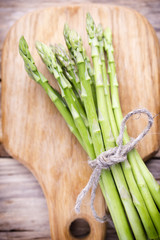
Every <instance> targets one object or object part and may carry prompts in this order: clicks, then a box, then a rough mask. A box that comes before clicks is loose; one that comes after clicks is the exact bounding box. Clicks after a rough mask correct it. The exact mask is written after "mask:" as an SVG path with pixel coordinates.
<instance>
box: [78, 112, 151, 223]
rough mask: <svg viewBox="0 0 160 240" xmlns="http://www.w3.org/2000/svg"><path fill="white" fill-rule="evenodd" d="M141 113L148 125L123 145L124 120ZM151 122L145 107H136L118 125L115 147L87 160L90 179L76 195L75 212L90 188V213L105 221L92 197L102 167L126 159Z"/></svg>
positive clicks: (98, 219)
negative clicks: (97, 210)
mask: <svg viewBox="0 0 160 240" xmlns="http://www.w3.org/2000/svg"><path fill="white" fill-rule="evenodd" d="M138 113H143V114H146V115H147V116H148V125H147V127H146V128H145V129H144V130H143V131H142V132H141V133H140V134H139V136H138V137H137V138H136V139H132V140H130V141H129V142H128V143H127V144H126V145H123V134H124V131H125V124H126V121H127V120H128V119H129V118H130V117H131V116H132V115H135V114H138ZM152 124H153V117H152V115H151V113H150V112H149V111H148V110H147V109H137V110H134V111H131V112H129V113H128V114H127V115H126V116H125V117H124V118H123V120H122V123H121V127H120V133H119V136H118V138H117V141H116V142H117V145H118V146H117V147H114V148H111V149H109V150H107V151H105V152H102V153H101V154H100V155H99V156H98V157H97V158H96V159H95V160H89V161H88V164H89V166H90V167H92V168H93V169H94V170H93V172H92V174H91V176H90V179H89V181H88V183H87V185H86V186H85V187H84V188H83V189H82V191H81V193H80V194H79V195H78V197H77V201H76V205H75V211H76V213H79V212H80V206H81V203H82V200H83V198H84V197H85V195H86V194H87V192H88V191H89V189H90V188H91V189H92V190H91V203H90V207H91V210H92V214H93V216H94V217H95V219H96V220H97V221H99V222H102V223H103V222H105V221H107V219H108V217H107V215H105V216H104V217H103V218H100V217H99V216H98V215H97V213H96V211H95V209H94V199H95V195H96V189H97V186H98V183H99V179H100V176H101V171H102V169H109V168H110V167H111V166H113V165H115V164H117V163H120V162H124V161H125V160H126V159H127V154H128V153H129V152H130V151H131V150H132V149H134V147H135V145H136V144H137V143H138V142H139V141H140V140H141V139H142V138H144V136H145V135H146V134H147V133H148V131H149V130H150V128H151V126H152Z"/></svg>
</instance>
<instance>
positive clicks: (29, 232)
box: [0, 158, 160, 240]
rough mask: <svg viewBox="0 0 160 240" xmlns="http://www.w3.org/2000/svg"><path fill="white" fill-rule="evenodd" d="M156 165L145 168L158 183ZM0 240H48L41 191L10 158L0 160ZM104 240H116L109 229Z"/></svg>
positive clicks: (159, 168)
mask: <svg viewBox="0 0 160 240" xmlns="http://www.w3.org/2000/svg"><path fill="white" fill-rule="evenodd" d="M159 163H160V161H159V160H156V159H152V160H150V161H148V162H147V166H148V168H149V170H150V171H151V172H152V173H153V175H154V177H155V178H156V179H157V180H158V181H159V182H160V164H159ZM6 189H7V190H6ZM0 239H1V240H8V239H9V240H10V239H12V240H17V239H20V240H30V239H32V240H33V239H37V240H42V239H43V240H50V239H51V237H50V230H49V221H48V211H47V205H46V200H45V198H44V195H43V192H42V189H41V187H40V186H39V184H38V182H37V180H36V179H35V178H34V177H33V175H32V174H31V172H29V171H28V170H27V169H26V168H25V167H24V166H23V165H22V164H20V163H19V162H17V161H16V160H14V159H11V158H1V159H0ZM105 240H118V238H117V235H116V232H115V229H114V228H112V227H111V226H108V227H107V236H106V237H105Z"/></svg>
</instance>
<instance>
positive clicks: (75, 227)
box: [69, 218, 91, 239]
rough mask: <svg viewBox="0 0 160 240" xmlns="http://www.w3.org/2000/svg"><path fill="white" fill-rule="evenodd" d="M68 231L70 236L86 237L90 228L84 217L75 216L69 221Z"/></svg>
mask: <svg viewBox="0 0 160 240" xmlns="http://www.w3.org/2000/svg"><path fill="white" fill-rule="evenodd" d="M69 231H70V234H71V235H72V237H75V238H78V239H81V238H84V237H87V236H88V235H89V234H90V232H91V228H90V226H89V223H88V222H87V221H86V220H85V219H83V218H77V219H75V220H74V221H72V222H71V224H70V226H69Z"/></svg>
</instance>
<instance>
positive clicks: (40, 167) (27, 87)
mask: <svg viewBox="0 0 160 240" xmlns="http://www.w3.org/2000/svg"><path fill="white" fill-rule="evenodd" d="M145 24H147V23H145ZM147 26H148V25H147ZM40 40H41V39H40ZM144 48H145V47H144ZM27 80H28V79H27ZM26 89H27V91H28V89H29V85H27V86H26ZM34 91H35V92H36V91H37V90H36V88H34ZM38 91H39V90H38ZM156 94H157V93H156ZM41 96H43V93H41ZM37 100H38V101H39V100H40V98H39V99H37ZM47 104H48V103H47ZM36 108H37V106H36ZM37 109H38V108H37ZM49 113H50V111H49ZM28 121H29V120H27V122H28ZM62 125H63V123H62ZM33 129H34V127H33V126H32V129H30V131H33ZM13 131H14V130H13ZM37 131H39V130H38V127H37ZM65 131H66V129H65ZM11 138H12V135H11ZM33 140H34V139H33ZM7 141H10V139H7ZM73 142H74V143H73ZM73 142H72V144H75V139H74V140H73ZM76 144H77V143H76ZM28 149H29V145H28V146H27V149H26V150H28ZM37 154H38V153H37ZM83 156H84V155H83ZM30 157H31V158H30V161H31V159H32V156H31V152H30ZM18 158H19V159H20V157H18ZM30 168H31V167H30ZM38 168H39V169H41V171H42V166H39V165H38ZM39 169H38V170H39ZM36 174H37V173H36ZM36 174H35V175H36Z"/></svg>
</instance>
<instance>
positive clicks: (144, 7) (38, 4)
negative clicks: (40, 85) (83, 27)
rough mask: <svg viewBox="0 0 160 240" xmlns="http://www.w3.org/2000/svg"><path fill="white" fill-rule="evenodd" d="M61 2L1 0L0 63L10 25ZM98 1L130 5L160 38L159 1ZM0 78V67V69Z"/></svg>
mask: <svg viewBox="0 0 160 240" xmlns="http://www.w3.org/2000/svg"><path fill="white" fill-rule="evenodd" d="M56 2H57V3H59V4H63V3H64V2H66V1H64V0H59V1H57V0H56V1H53V0H47V1H44V0H37V1H32V0H28V1H24V0H16V1H13V0H7V3H6V0H1V1H0V63H1V50H2V45H3V42H4V39H5V37H6V35H7V32H8V31H9V29H10V27H11V26H12V25H13V24H14V23H15V22H16V21H17V20H18V19H19V18H20V17H22V16H23V15H24V14H26V13H28V12H30V11H34V10H37V9H40V8H44V7H51V6H53V5H54V4H55V3H56ZM67 2H68V3H73V4H76V2H79V0H69V1H67ZM80 2H81V3H85V2H86V1H85V0H81V1H80ZM87 2H93V3H94V2H97V0H90V1H87ZM98 2H99V3H105V4H106V3H108V4H114V5H120V6H126V7H131V8H133V9H135V10H137V11H138V12H140V13H141V14H142V15H143V16H145V17H146V18H147V19H148V21H149V22H150V23H151V24H152V26H153V27H154V29H155V30H156V33H157V36H158V39H159V40H160V20H159V16H160V1H159V0H151V1H150V0H129V1H128V0H112V1H111V0H99V1H98ZM0 78H1V69H0Z"/></svg>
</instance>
